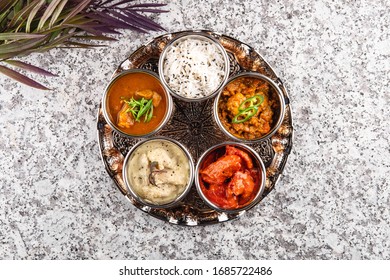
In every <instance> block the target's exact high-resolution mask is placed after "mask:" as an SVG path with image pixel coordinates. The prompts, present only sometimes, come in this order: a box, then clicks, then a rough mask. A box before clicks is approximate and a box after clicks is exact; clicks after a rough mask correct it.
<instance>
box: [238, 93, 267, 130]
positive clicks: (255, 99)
mask: <svg viewBox="0 0 390 280" xmlns="http://www.w3.org/2000/svg"><path fill="white" fill-rule="evenodd" d="M263 102H264V96H263V95H255V96H252V97H250V98H247V99H245V100H244V101H243V102H242V103H241V104H240V107H238V114H237V115H235V116H234V118H233V120H232V123H243V122H246V121H247V120H249V119H250V118H252V117H253V116H254V115H256V113H257V111H258V110H259V106H260V105H261V104H262V103H263Z"/></svg>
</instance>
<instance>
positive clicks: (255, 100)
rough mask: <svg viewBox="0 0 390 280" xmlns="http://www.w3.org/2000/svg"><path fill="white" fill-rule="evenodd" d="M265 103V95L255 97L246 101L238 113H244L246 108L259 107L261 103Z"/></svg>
mask: <svg viewBox="0 0 390 280" xmlns="http://www.w3.org/2000/svg"><path fill="white" fill-rule="evenodd" d="M263 101H264V96H263V95H255V96H252V97H250V98H247V99H245V100H244V101H243V102H242V103H241V105H240V107H238V111H239V112H241V111H244V110H245V109H246V108H249V107H259V106H260V105H261V103H263Z"/></svg>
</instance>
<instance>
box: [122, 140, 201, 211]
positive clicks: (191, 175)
mask: <svg viewBox="0 0 390 280" xmlns="http://www.w3.org/2000/svg"><path fill="white" fill-rule="evenodd" d="M159 141H160V142H161V141H162V142H168V143H170V144H173V145H175V146H176V147H178V148H179V149H180V150H182V151H183V153H184V155H185V156H186V157H187V159H188V165H189V178H188V182H187V184H186V186H185V187H184V189H183V192H182V193H180V194H179V195H178V196H177V197H175V198H174V199H172V201H169V202H167V203H162V204H158V203H154V202H152V201H150V200H147V199H145V198H142V197H141V196H140V195H139V194H138V193H137V192H136V191H135V190H134V188H133V186H132V184H131V180H130V179H129V176H130V175H131V172H132V170H129V169H130V167H129V166H128V165H129V164H130V161H131V159H132V158H133V156H134V153H135V152H136V151H137V150H138V148H140V147H141V146H143V145H145V144H147V143H151V142H159ZM148 168H149V167H148ZM122 173H123V181H124V182H125V184H126V187H127V189H128V190H129V192H130V194H131V196H132V197H133V198H134V199H135V200H136V201H137V202H139V203H141V204H143V205H146V206H149V207H151V208H170V207H173V206H175V205H177V204H179V203H180V201H181V200H182V199H184V197H185V196H186V195H187V194H188V192H189V191H190V189H191V186H192V183H193V181H194V163H193V159H192V157H191V154H190V153H189V152H188V150H187V149H186V148H185V147H184V146H183V145H182V144H180V143H179V142H178V141H176V140H173V139H170V138H167V137H156V138H152V139H146V140H142V141H140V142H138V143H137V144H135V145H134V146H133V147H132V148H131V149H130V151H129V152H128V153H127V155H126V157H125V160H124V162H123V171H122ZM156 188H157V187H156Z"/></svg>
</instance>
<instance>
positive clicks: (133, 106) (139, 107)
mask: <svg viewBox="0 0 390 280" xmlns="http://www.w3.org/2000/svg"><path fill="white" fill-rule="evenodd" d="M125 102H126V103H127V105H129V107H130V108H129V109H127V110H126V113H131V114H132V115H133V117H134V119H135V121H137V122H140V121H141V117H142V116H144V122H150V120H151V119H152V117H153V100H152V99H150V100H148V99H145V98H142V99H141V100H135V99H134V98H133V97H132V98H131V99H130V100H129V101H127V100H125Z"/></svg>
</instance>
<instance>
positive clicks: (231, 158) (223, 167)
mask: <svg viewBox="0 0 390 280" xmlns="http://www.w3.org/2000/svg"><path fill="white" fill-rule="evenodd" d="M241 166H242V160H241V158H240V157H239V156H237V155H226V156H222V157H220V158H219V159H218V160H217V161H215V162H213V163H211V164H210V165H208V166H207V167H206V168H205V169H203V170H201V171H200V174H201V176H202V179H203V181H205V182H207V183H209V184H216V185H218V184H223V183H224V182H225V181H226V179H228V178H231V177H232V176H233V175H234V173H236V172H237V171H238V170H240V169H241Z"/></svg>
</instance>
